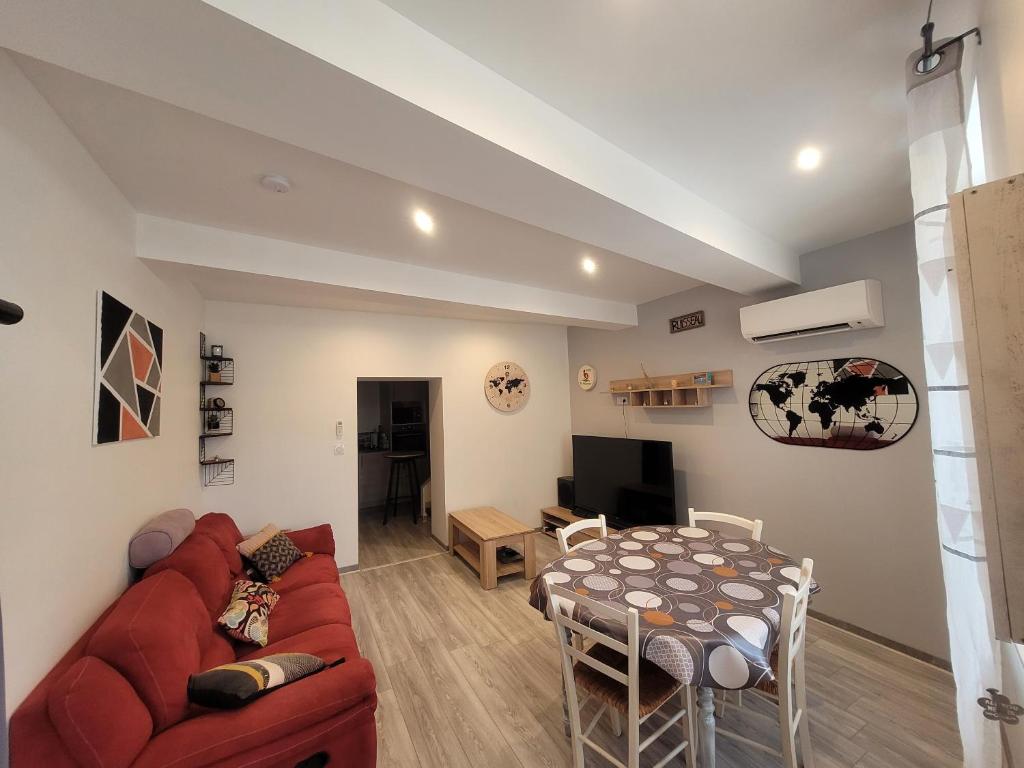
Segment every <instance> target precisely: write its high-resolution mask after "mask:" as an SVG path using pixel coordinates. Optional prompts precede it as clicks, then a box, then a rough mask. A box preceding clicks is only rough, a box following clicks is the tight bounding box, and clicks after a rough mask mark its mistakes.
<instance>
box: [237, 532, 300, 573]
mask: <svg viewBox="0 0 1024 768" xmlns="http://www.w3.org/2000/svg"><path fill="white" fill-rule="evenodd" d="M249 559H250V560H252V562H253V565H255V566H256V567H257V568H258V569H259V572H260V573H262V574H263V576H264V578H266V579H267V581H276V580H277V579H279V578H280V577H281V574H283V573H284V572H285V571H287V570H288V569H289V568H290V567H291V565H292V563H294V562H295V561H296V560H301V559H302V552H301V551H300V550H299V548H298V547H296V546H295V544H294V543H293V542H292V540H291V539H289V538H288V537H287V536H285V535H284V534H283V533H275V534H274V535H273V536H271V537H270V540H269V541H267V543H266V544H264V545H263V546H261V547H259V548H258V549H257V550H256V551H255V552H253V553H252V554H251V555H250V556H249Z"/></svg>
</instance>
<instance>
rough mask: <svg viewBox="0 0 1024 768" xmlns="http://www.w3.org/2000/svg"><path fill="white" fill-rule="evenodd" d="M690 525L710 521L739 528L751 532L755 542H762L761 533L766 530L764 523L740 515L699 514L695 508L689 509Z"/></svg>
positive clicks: (720, 513)
mask: <svg viewBox="0 0 1024 768" xmlns="http://www.w3.org/2000/svg"><path fill="white" fill-rule="evenodd" d="M689 518H690V525H696V524H697V523H701V522H704V521H706V520H710V521H711V522H714V523H725V524H726V525H735V526H736V527H737V528H742V529H744V530H746V531H749V532H750V538H752V539H753V540H754V541H760V540H761V531H762V529H763V528H764V521H763V520H759V519H755V520H749V519H747V518H745V517H740V516H739V515H727V514H725V513H723V512H698V511H697V510H696V509H694V508H693V507H690V509H689Z"/></svg>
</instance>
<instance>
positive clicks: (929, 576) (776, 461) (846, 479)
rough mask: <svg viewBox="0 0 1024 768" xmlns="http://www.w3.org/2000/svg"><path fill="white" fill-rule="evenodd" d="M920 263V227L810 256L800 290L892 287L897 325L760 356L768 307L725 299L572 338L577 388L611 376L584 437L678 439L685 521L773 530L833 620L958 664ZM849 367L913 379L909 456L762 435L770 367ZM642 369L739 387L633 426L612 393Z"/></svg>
mask: <svg viewBox="0 0 1024 768" xmlns="http://www.w3.org/2000/svg"><path fill="white" fill-rule="evenodd" d="M915 258H916V257H915V249H914V232H913V228H912V226H911V225H909V224H908V225H903V226H899V227H895V228H893V229H889V230H886V231H884V232H880V233H877V234H874V235H869V236H867V237H863V238H859V239H857V240H853V241H851V242H848V243H844V244H841V245H838V246H833V247H831V248H827V249H824V250H822V251H818V252H815V253H811V254H808V255H806V256H804V257H803V259H802V264H801V267H802V271H803V277H804V283H803V285H802V286H801V288H800V291H805V290H813V289H816V288H823V287H826V286H830V285H837V284H840V283H844V282H850V281H852V280H860V279H863V278H877V279H878V280H881V281H882V291H883V301H884V304H885V317H886V325H885V327H884V328H879V329H873V330H867V331H854V332H849V333H840V334H831V335H827V336H819V337H815V338H808V339H800V340H793V341H784V342H776V343H772V344H764V345H754V344H751V343H749V342H747V341H745V340H744V339H743V337H742V336H741V335H740V328H739V308H740V307H741V306H744V305H746V304H751V303H756V301H755V300H754V299H751V298H749V297H746V296H740V295H738V294H735V293H731V292H729V291H725V290H722V289H720V288H715V287H713V286H702V287H700V288H695V289H693V290H690V291H685V292H683V293H679V294H676V295H673V296H669V297H666V298H664V299H659V300H658V301H654V302H651V303H649V304H645V305H643V306H642V307H640V312H639V320H640V324H639V327H637V328H634V329H628V330H624V331H599V330H591V329H584V328H570V329H569V363H570V371H571V372H572V374H573V378H574V379H575V372H576V370H577V369H578V368H579V366H580V365H583V364H584V363H589V364H590V365H593V366H594V367H595V368H596V369H597V375H598V382H597V386H596V387H595V388H594V390H592V391H591V392H583V391H582V390H581V389H579V387H577V386H576V384H575V383H572V384H571V385H570V387H571V390H572V392H571V395H570V406H571V410H572V429H573V433H574V434H594V435H609V436H622V435H623V434H624V430H625V429H628V434H629V436H630V437H638V438H649V439H657V440H670V441H672V443H673V445H674V447H675V451H674V453H675V466H676V470H677V479H676V492H677V495H678V499H679V500H678V504H677V506H678V510H677V512H678V514H679V519H680V520H683V519H684V518H685V514H686V507H687V506H694V507H697V508H703V509H709V510H714V511H720V512H730V513H733V514H739V515H744V516H746V517H760V518H762V519H763V520H764V521H765V534H764V538H765V540H766V541H768V542H769V543H771V544H773V545H775V546H778V547H780V548H782V549H783V550H785V551H786V552H788V553H789V554H791V555H793V556H796V557H813V558H814V561H815V576H816V577H817V578H818V579H819V580H820V582H821V583H822V585H823V587H824V591H823V592H822V593H821V595H820V596H819V597H818V598H816V599H815V605H814V608H815V609H816V610H817V611H820V612H821V613H824V614H827V615H829V616H834V617H836V618H838V619H842V620H844V621H847V622H850V623H852V624H855V625H857V626H859V627H863V628H864V629H867V630H870V631H871V632H875V633H877V634H879V635H882V636H884V637H887V638H890V639H892V640H895V641H897V642H900V643H903V644H905V645H908V646H910V647H912V648H915V649H918V650H920V651H924V652H925V653H929V654H932V655H934V656H939V657H941V658H947V659H948V658H949V651H948V641H947V630H946V621H945V592H944V589H943V582H942V571H941V568H940V563H939V542H938V534H937V529H936V524H935V514H936V513H935V501H934V491H933V479H932V470H931V460H930V450H931V444H930V438H929V434H928V418H927V413H926V409H927V401H926V400H927V391H926V390H925V378H924V362H923V351H922V342H921V320H920V310H919V308H918V293H917V290H918V289H917V274H916V267H915ZM794 292H796V291H794ZM697 309H703V310H704V311H705V312H706V313H707V325H706V327H704V328H700V329H696V330H692V331H685V332H683V333H678V334H669V331H668V319H669V318H670V317H673V316H675V315H679V314H683V313H684V312H690V311H693V310H697ZM849 356H864V357H873V358H877V359H880V360H884V361H886V362H888V363H891V364H893V365H895V366H896V367H897V368H899V369H900V370H901V371H903V372H904V373H905V374H906V375H907V376H908V377H910V380H911V382H912V383H913V384H914V387H915V389H916V390H917V393H918V397H919V398H920V408H921V411H920V413H919V417H918V422H917V424H916V426H915V427H914V428H913V430H911V432H910V433H909V434H908V435H907V436H906V437H905V438H904V439H903V440H901V441H900V442H899V443H897V444H895V445H892V446H890V447H888V448H884V449H881V450H876V451H864V452H860V451H848V450H835V449H825V448H807V447H797V446H787V445H782V444H780V443H776V442H774V441H772V440H770V439H769V438H768V437H766V436H765V435H763V434H762V433H761V432H760V431H759V430H758V428H757V427H756V426H755V425H754V423H753V421H752V419H751V418H750V415H749V410H748V406H747V395H748V392H749V390H750V386H751V384H752V382H753V381H754V379H755V378H756V377H757V376H758V375H759V374H760V373H762V372H763V371H764V370H766V369H767V368H769V367H770V366H773V365H776V364H778V363H783V362H793V361H801V360H819V359H829V358H832V357H849ZM641 362H643V364H644V365H645V366H646V368H647V371H648V373H650V374H651V375H665V374H671V373H679V372H687V371H699V370H714V369H722V368H731V369H732V370H733V372H734V374H735V381H736V385H735V388H734V389H726V390H715V392H714V400H715V404H714V405H713V406H712V407H711V408H706V409H695V410H680V411H654V410H644V409H640V408H627V409H625V414H624V413H623V409H622V408H620V407H617V406H615V405H613V404H612V398H611V396H610V395H608V394H606V392H607V389H608V380H609V379H616V378H630V377H636V376H641V375H642V373H641V371H640V363H641ZM624 420H625V423H624Z"/></svg>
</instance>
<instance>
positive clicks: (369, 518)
mask: <svg viewBox="0 0 1024 768" xmlns="http://www.w3.org/2000/svg"><path fill="white" fill-rule="evenodd" d="M383 520H384V508H383V507H367V508H364V509H360V510H359V569H360V570H363V569H366V568H377V567H379V566H381V565H390V564H392V563H399V562H402V561H404V560H412V559H413V558H416V557H423V556H424V555H433V554H436V553H438V552H441V551H442V548H441V545H440V544H438V543H437V542H436V541H435V540H434V539H433V538H431V536H430V520H429V519H428V520H424V521H422V522H419V523H415V524H414V523H413V522H412V511H411V507H410V505H409V503H408V502H406V503H402V504H399V505H398V514H397V515H394V516H393V517H389V518H388V524H387V525H384V524H383V522H382V521H383Z"/></svg>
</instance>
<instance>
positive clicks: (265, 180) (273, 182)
mask: <svg viewBox="0 0 1024 768" xmlns="http://www.w3.org/2000/svg"><path fill="white" fill-rule="evenodd" d="M260 186H262V187H263V188H264V189H269V190H270V191H271V192H277V193H278V194H282V195H283V194H284V193H285V192H287V191H288V190H289V189H291V188H292V183H291V181H290V180H289V179H288V177H287V176H282V175H281V174H279V173H268V174H267V175H266V176H262V177H261V178H260Z"/></svg>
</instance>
